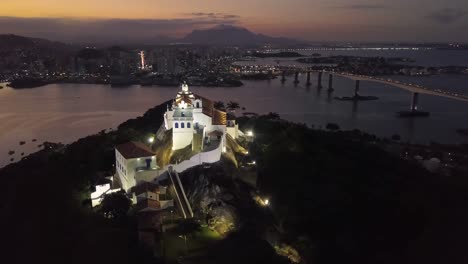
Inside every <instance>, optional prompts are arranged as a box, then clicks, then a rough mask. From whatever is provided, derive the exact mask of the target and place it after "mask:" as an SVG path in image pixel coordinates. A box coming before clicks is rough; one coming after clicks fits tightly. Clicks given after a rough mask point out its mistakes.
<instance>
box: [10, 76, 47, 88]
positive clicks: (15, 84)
mask: <svg viewBox="0 0 468 264" xmlns="http://www.w3.org/2000/svg"><path fill="white" fill-rule="evenodd" d="M47 84H49V82H48V81H46V80H43V79H39V78H38V79H36V78H22V79H15V80H13V81H11V83H10V84H8V86H9V87H11V88H14V89H28V88H36V87H41V86H44V85H47Z"/></svg>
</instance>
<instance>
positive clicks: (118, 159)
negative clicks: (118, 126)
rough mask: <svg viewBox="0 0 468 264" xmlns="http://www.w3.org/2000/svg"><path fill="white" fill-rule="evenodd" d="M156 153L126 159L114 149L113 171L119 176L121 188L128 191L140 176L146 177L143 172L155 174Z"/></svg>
mask: <svg viewBox="0 0 468 264" xmlns="http://www.w3.org/2000/svg"><path fill="white" fill-rule="evenodd" d="M156 170H157V165H156V155H153V156H146V157H139V158H130V159H127V158H125V157H124V155H122V153H120V152H119V151H118V150H117V148H116V149H115V171H116V172H117V175H118V177H119V180H120V183H121V185H122V189H124V190H125V191H126V192H128V191H129V190H130V189H131V188H132V187H133V186H135V185H136V184H137V182H138V181H139V178H140V174H142V177H147V176H146V175H145V174H147V173H148V172H150V173H151V172H153V173H154V174H155V175H156Z"/></svg>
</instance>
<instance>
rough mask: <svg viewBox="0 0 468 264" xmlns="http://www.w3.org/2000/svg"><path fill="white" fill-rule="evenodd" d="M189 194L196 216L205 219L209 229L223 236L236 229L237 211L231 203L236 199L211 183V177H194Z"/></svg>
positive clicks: (205, 175)
mask: <svg viewBox="0 0 468 264" xmlns="http://www.w3.org/2000/svg"><path fill="white" fill-rule="evenodd" d="M187 194H188V198H189V200H190V203H191V205H192V209H193V211H194V214H195V215H196V216H197V217H199V218H200V219H205V220H206V223H207V224H208V227H209V228H211V229H213V230H215V231H217V232H218V233H219V234H221V235H223V234H226V233H229V232H230V231H233V230H235V229H236V227H237V225H238V215H237V210H236V208H235V207H234V206H232V205H231V204H230V203H229V202H230V201H232V200H233V198H234V197H233V195H232V194H230V193H228V192H227V191H226V190H225V189H224V188H222V187H221V186H219V185H217V184H215V183H214V182H213V181H211V180H210V176H209V175H207V174H205V173H201V174H198V175H193V182H192V183H191V184H190V186H188V190H187Z"/></svg>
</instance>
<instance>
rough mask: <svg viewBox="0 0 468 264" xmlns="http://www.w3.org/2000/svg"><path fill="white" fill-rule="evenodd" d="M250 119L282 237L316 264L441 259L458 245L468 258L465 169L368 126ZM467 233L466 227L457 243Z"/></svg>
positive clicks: (264, 187) (263, 183)
mask: <svg viewBox="0 0 468 264" xmlns="http://www.w3.org/2000/svg"><path fill="white" fill-rule="evenodd" d="M240 123H241V126H242V128H244V130H253V131H255V142H254V145H253V146H252V147H251V149H250V152H251V154H252V155H253V156H254V158H255V159H256V161H257V165H258V181H257V185H258V187H259V188H260V191H261V193H263V194H265V195H268V197H271V199H270V204H271V206H270V208H271V209H272V211H273V213H274V215H275V218H276V221H277V226H278V229H279V230H280V231H281V233H282V235H281V239H280V240H281V241H285V242H286V243H288V244H290V245H291V246H293V247H294V248H295V249H297V250H298V252H299V254H300V255H301V258H303V259H304V260H305V261H306V263H408V262H413V263H427V262H430V263H433V260H435V259H437V257H439V256H440V255H441V254H442V255H443V254H444V253H442V252H448V251H450V252H452V253H454V252H457V253H458V255H457V256H454V255H452V257H454V258H456V259H460V258H461V257H463V255H462V254H463V253H461V251H454V250H453V247H454V246H456V245H459V243H461V242H460V241H463V240H464V237H465V236H466V235H467V232H466V231H465V230H466V228H465V227H466V224H465V223H466V222H465V221H467V220H468V214H467V213H466V212H465V211H466V210H463V209H461V210H460V208H464V207H465V206H466V199H465V198H463V197H465V196H466V195H465V192H466V188H467V186H468V179H467V178H466V177H464V176H463V175H459V176H454V177H451V178H448V177H443V176H439V175H434V174H430V173H429V172H427V171H425V170H424V169H422V168H421V167H419V166H418V165H416V164H413V163H410V162H407V161H404V160H401V159H400V158H399V157H396V156H392V155H391V154H389V153H387V152H385V151H384V150H383V146H385V144H386V143H385V141H383V140H379V139H378V138H376V137H375V136H372V135H368V134H365V133H362V132H360V131H347V132H345V131H336V132H326V131H321V130H312V129H309V128H307V127H306V126H305V125H300V124H292V123H289V122H285V121H281V120H270V119H268V118H265V117H259V118H254V119H249V118H242V119H241V120H240ZM447 232H453V233H451V234H450V233H447ZM457 232H462V233H463V235H462V234H460V235H456V236H455V237H456V238H457V239H459V240H455V241H454V240H453V239H451V238H453V234H458V233H457ZM432 249H437V250H432ZM410 260H411V261H410ZM443 262H444V261H441V262H437V263H443Z"/></svg>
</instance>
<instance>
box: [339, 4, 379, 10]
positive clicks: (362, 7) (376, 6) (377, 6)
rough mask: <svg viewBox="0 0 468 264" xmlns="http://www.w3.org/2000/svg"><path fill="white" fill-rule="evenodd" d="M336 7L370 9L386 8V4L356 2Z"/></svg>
mask: <svg viewBox="0 0 468 264" xmlns="http://www.w3.org/2000/svg"><path fill="white" fill-rule="evenodd" d="M336 8H342V9H354V10H369V9H384V8H386V6H385V5H372V4H355V5H343V6H337V7H336Z"/></svg>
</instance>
